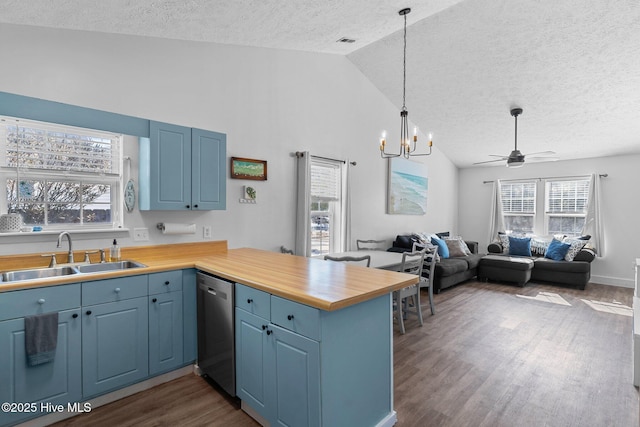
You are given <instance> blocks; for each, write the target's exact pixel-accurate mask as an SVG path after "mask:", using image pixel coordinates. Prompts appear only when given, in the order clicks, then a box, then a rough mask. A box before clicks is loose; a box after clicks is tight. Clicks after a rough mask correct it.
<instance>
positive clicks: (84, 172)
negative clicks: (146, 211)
mask: <svg viewBox="0 0 640 427" xmlns="http://www.w3.org/2000/svg"><path fill="white" fill-rule="evenodd" d="M121 147H122V135H116V134H113V133H107V132H103V131H97V130H91V129H82V128H75V127H71V126H63V125H57V124H52V123H44V122H36V121H29V120H23V119H14V118H9V117H3V118H0V177H1V178H2V182H4V184H5V187H6V191H5V197H0V210H1V211H2V212H11V213H19V214H21V215H22V217H23V222H24V223H25V224H26V225H29V226H36V225H38V226H42V227H46V228H47V229H56V228H58V229H62V228H64V229H74V228H75V229H79V228H113V227H117V226H120V225H122V220H121V218H122V215H121V212H122V208H121V203H119V201H120V200H121V187H122V174H121V170H122V154H121Z"/></svg>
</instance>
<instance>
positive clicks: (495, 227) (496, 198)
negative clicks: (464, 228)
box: [488, 179, 504, 243]
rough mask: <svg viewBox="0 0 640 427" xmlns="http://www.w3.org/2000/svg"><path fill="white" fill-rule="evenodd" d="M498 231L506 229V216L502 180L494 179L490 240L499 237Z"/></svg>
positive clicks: (492, 240)
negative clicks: (501, 186)
mask: <svg viewBox="0 0 640 427" xmlns="http://www.w3.org/2000/svg"><path fill="white" fill-rule="evenodd" d="M498 231H504V217H503V216H502V198H501V197H500V180H499V179H496V180H495V181H493V194H492V196H491V214H490V218H489V240H488V242H489V243H491V242H494V241H496V240H497V239H498Z"/></svg>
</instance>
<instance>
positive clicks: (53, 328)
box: [24, 312, 58, 366]
mask: <svg viewBox="0 0 640 427" xmlns="http://www.w3.org/2000/svg"><path fill="white" fill-rule="evenodd" d="M24 343H25V350H26V353H27V363H28V364H29V366H37V365H41V364H43V363H48V362H51V361H53V358H54V357H55V355H56V346H57V344H58V312H53V313H45V314H39V315H37V316H27V317H25V318H24Z"/></svg>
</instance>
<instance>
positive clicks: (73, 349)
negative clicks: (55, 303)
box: [0, 295, 82, 426]
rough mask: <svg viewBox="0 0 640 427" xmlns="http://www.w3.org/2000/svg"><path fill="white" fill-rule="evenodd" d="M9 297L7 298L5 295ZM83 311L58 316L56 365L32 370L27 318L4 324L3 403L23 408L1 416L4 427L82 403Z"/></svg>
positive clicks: (0, 338)
mask: <svg viewBox="0 0 640 427" xmlns="http://www.w3.org/2000/svg"><path fill="white" fill-rule="evenodd" d="M3 296H6V295H3ZM80 340H81V319H80V309H79V308H78V309H72V310H64V311H60V312H59V313H58V343H57V346H56V354H55V358H54V360H53V361H51V362H48V363H44V364H41V365H37V366H29V365H28V364H27V357H26V352H25V332H24V318H18V319H12V320H5V321H2V322H0V402H3V403H4V402H7V403H9V404H14V405H22V406H21V407H18V406H15V407H13V408H11V407H10V408H8V409H9V411H5V410H4V409H5V408H4V407H3V411H1V412H0V426H5V425H12V424H15V423H18V422H20V421H24V420H26V419H29V418H33V417H36V416H40V415H46V414H47V413H50V412H51V410H49V411H47V410H46V408H45V411H41V409H43V405H45V406H47V405H48V407H52V406H56V405H64V409H65V410H66V409H67V402H72V403H75V402H80V401H81V399H82V380H81V374H82V372H81V354H82V353H81V341H80Z"/></svg>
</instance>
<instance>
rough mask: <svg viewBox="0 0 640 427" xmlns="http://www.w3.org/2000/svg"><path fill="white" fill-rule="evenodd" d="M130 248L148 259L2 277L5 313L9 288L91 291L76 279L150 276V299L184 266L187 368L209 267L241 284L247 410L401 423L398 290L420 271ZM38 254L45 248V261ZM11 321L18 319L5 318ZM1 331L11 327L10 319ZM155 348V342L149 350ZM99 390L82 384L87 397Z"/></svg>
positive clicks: (239, 345) (220, 249)
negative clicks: (86, 270) (110, 268)
mask: <svg viewBox="0 0 640 427" xmlns="http://www.w3.org/2000/svg"><path fill="white" fill-rule="evenodd" d="M122 252H123V254H122V256H123V258H124V259H130V260H135V261H137V262H140V263H143V264H145V265H146V267H144V268H140V269H135V270H128V271H124V272H123V271H118V272H109V273H98V274H95V275H93V274H92V275H90V277H89V275H72V276H66V277H56V278H50V279H42V280H33V281H23V282H6V283H0V313H4V312H5V310H4V309H5V308H6V307H4V304H8V303H9V302H10V301H11V300H12V298H8V296H12V295H13V296H17V295H19V294H20V293H22V292H25V291H29V292H31V294H30V295H28V296H27V298H36V297H37V292H38V291H35V292H36V294H34V293H33V292H34V290H37V289H41V290H45V289H46V290H48V291H49V292H51V291H55V290H57V289H65V291H66V292H70V293H73V291H76V289H74V288H70V286H71V287H73V286H76V288H77V292H78V293H80V292H82V298H85V288H84V287H83V288H82V291H80V288H78V287H77V285H73V284H74V283H75V284H78V283H80V284H81V285H82V286H84V285H85V284H86V283H93V284H95V282H96V281H99V282H104V283H106V284H108V283H109V280H114V279H116V278H127V277H135V276H141V275H145V276H148V277H149V294H148V297H147V293H146V292H145V294H144V298H145V300H144V301H146V298H149V304H151V301H153V299H155V298H156V297H155V296H154V295H152V293H151V289H152V284H151V283H152V278H153V277H154V275H161V277H163V278H164V277H166V276H164V275H166V274H168V273H170V272H175V271H182V272H184V273H183V275H182V307H183V316H184V335H183V336H182V341H181V344H183V343H184V346H183V347H184V350H185V352H184V354H185V356H184V358H180V361H181V362H182V366H184V365H189V364H191V363H193V361H194V356H193V353H194V352H193V351H192V350H191V349H190V347H192V346H193V345H195V338H194V337H195V330H194V329H195V322H194V321H192V319H194V316H195V310H196V306H195V305H196V304H195V271H196V270H200V271H204V272H208V273H211V274H214V275H216V276H218V277H222V278H224V279H227V280H230V281H232V282H234V283H236V285H235V286H236V304H235V305H236V332H235V333H236V349H237V351H236V365H237V375H236V377H237V379H238V381H237V391H238V396H239V397H240V398H241V399H242V405H243V409H244V410H245V411H246V412H248V413H249V414H250V415H252V416H253V417H254V418H256V419H258V420H259V421H262V422H264V421H266V422H269V423H271V424H272V425H273V424H275V423H277V422H280V421H282V422H287V424H290V425H325V426H329V425H331V426H333V425H379V426H391V425H393V424H394V423H395V421H396V414H395V411H394V409H393V345H392V344H393V332H392V319H391V296H390V292H392V291H393V290H397V289H400V288H402V287H405V286H408V285H410V284H413V283H416V282H417V278H416V277H415V276H411V275H406V274H402V273H395V272H390V271H384V270H376V269H367V268H364V267H357V266H351V265H345V264H342V263H331V262H326V261H322V260H317V259H309V258H304V257H297V256H291V255H285V254H280V253H275V252H269V251H263V250H257V249H250V248H242V249H230V250H227V245H226V242H206V243H186V244H176V245H162V246H148V247H131V248H123V249H122ZM36 255H38V254H36ZM39 258H40V257H39V255H38V262H40V263H41V262H42V261H41V260H40V259H39ZM35 259H36V258H35V256H33V257H32V258H31V259H30V260H29V256H24V255H22V256H20V255H15V256H10V257H1V258H0V270H2V271H5V270H7V269H8V267H7V266H8V265H11V266H12V268H15V266H16V265H21V266H23V268H27V267H33V266H34V265H33V264H29V263H30V262H32V261H35ZM79 276H82V277H79ZM159 277H160V276H159ZM89 280H90V281H91V282H88V281H89ZM121 287H122V286H121ZM94 288H95V286H94ZM87 289H88V290H90V289H91V288H89V287H87ZM101 289H104V287H102V288H101ZM145 291H146V288H145ZM172 293H173V294H176V293H177V292H176V290H174V291H173V292H172ZM5 301H6V302H5ZM14 301H15V299H14ZM254 301H255V303H254ZM42 305H44V306H45V307H44V308H42V307H41V306H42ZM46 305H47V304H46V303H45V304H40V306H39V305H38V304H37V303H36V302H33V304H26V305H25V307H26V309H25V310H24V312H21V313H19V315H18V314H16V315H15V316H14V317H19V316H25V315H31V314H37V313H38V311H40V312H47V311H49V310H47V307H46ZM77 305H78V307H75V309H77V310H78V311H79V306H80V305H83V308H82V310H83V311H85V308H84V304H83V303H81V302H80V296H78V303H77ZM150 307H152V306H151V305H150ZM64 308H71V307H64ZM149 310H151V308H150V309H149ZM13 311H14V312H15V310H13ZM7 312H11V310H7ZM85 313H86V311H85ZM149 313H151V311H149ZM83 317H86V315H85V316H83ZM149 319H151V317H149ZM189 319H191V320H189ZM2 320H5V318H4V317H3V318H0V325H2V323H3V322H2ZM78 320H79V319H78ZM12 321H15V319H14V320H5V322H12ZM83 327H84V323H83ZM149 327H152V322H151V321H150V322H149ZM0 331H2V333H3V334H4V333H5V332H4V329H2V328H1V327H0ZM149 336H150V337H151V335H149ZM83 338H84V336H83ZM7 339H8V337H6V336H2V337H0V340H3V341H5V340H7ZM0 348H2V349H3V350H0V351H1V352H9V351H12V350H10V348H12V347H11V346H4V345H2V346H0ZM151 348H152V347H151V345H150V347H149V350H148V352H149V354H150V353H151ZM5 359H6V360H7V361H13V359H14V358H13V357H12V356H10V355H0V360H5ZM149 360H151V355H149ZM86 364H87V362H86V361H83V362H82V366H83V367H82V374H84V373H85V371H86V370H87V369H88V368H89V367H88V366H86ZM258 365H259V366H258ZM183 369H184V368H183ZM14 372H16V371H15V369H14ZM146 372H148V373H147V374H146V375H144V376H143V377H142V379H141V380H140V379H138V380H132V381H131V382H130V383H128V384H125V385H123V386H122V387H130V386H131V385H132V384H133V383H136V382H139V381H142V380H148V379H149V378H150V377H151V376H152V375H153V373H152V372H151V371H149V370H148V371H146ZM160 372H163V371H162V370H160ZM12 375H13V373H10V372H9V369H0V380H1V381H2V382H3V383H5V380H6V381H7V382H8V383H11V384H13V383H15V379H14V378H13V377H12ZM5 376H6V377H7V378H5ZM78 376H80V374H78ZM11 379H14V382H13V383H12V382H11V381H10V380H11ZM85 384H86V382H85ZM114 389H115V388H114ZM108 391H109V392H112V391H113V389H111V390H108ZM10 392H11V394H10V395H8V396H2V397H3V398H5V399H6V400H7V401H12V400H14V399H24V398H25V396H24V395H19V393H20V392H23V390H22V389H20V387H17V388H16V389H13V390H11V391H10ZM95 395H96V393H87V392H86V387H85V388H82V387H81V390H80V394H79V395H78V400H82V401H85V400H89V399H91V398H94V397H95ZM44 400H46V399H42V398H39V399H35V401H44ZM16 401H17V400H16ZM5 424H10V422H5V420H3V419H2V416H0V425H5Z"/></svg>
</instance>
